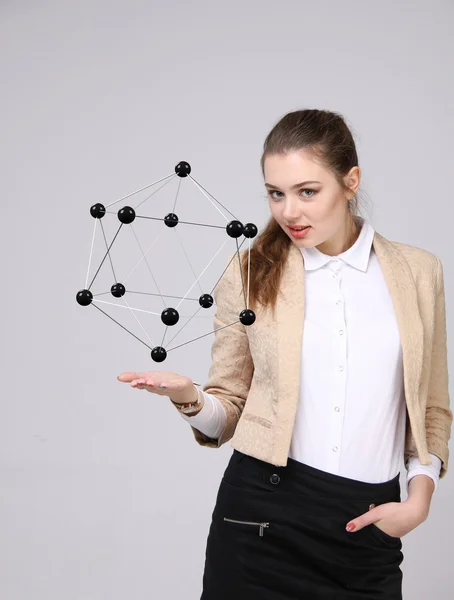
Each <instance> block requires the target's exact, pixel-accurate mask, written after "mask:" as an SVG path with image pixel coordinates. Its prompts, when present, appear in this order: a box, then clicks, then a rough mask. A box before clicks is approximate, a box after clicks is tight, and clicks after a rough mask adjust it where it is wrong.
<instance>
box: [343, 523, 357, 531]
mask: <svg viewBox="0 0 454 600" xmlns="http://www.w3.org/2000/svg"><path fill="white" fill-rule="evenodd" d="M345 529H346V530H347V531H355V529H356V525H355V524H354V523H348V525H347V527H346V528H345Z"/></svg>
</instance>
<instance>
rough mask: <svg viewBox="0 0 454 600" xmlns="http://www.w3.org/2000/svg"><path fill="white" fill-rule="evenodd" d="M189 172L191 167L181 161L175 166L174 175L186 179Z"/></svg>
mask: <svg viewBox="0 0 454 600" xmlns="http://www.w3.org/2000/svg"><path fill="white" fill-rule="evenodd" d="M190 172H191V165H190V164H189V163H188V162H186V161H185V160H182V161H181V162H179V163H178V164H177V166H176V167H175V173H176V174H177V175H178V177H187V176H188V175H189V173H190Z"/></svg>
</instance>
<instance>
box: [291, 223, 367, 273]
mask: <svg viewBox="0 0 454 600" xmlns="http://www.w3.org/2000/svg"><path fill="white" fill-rule="evenodd" d="M355 219H356V222H357V223H358V225H359V227H361V230H360V233H359V236H358V239H357V240H356V242H355V243H354V244H353V246H351V247H350V248H348V250H346V251H345V252H342V253H341V254H338V255H337V256H336V258H339V259H341V260H343V261H344V262H346V263H347V264H349V265H351V266H352V267H355V268H356V269H359V270H360V271H367V266H368V264H369V258H370V253H371V248H372V242H373V239H374V233H375V231H374V229H373V227H372V225H371V224H370V223H368V222H367V221H365V220H364V218H363V217H360V216H356V217H355ZM300 250H301V253H302V255H303V259H304V269H305V270H308V271H312V270H314V269H319V268H320V267H323V266H324V265H326V264H327V263H328V262H329V261H330V260H332V259H333V258H334V256H330V255H329V254H323V252H320V250H318V249H317V248H315V247H313V248H300Z"/></svg>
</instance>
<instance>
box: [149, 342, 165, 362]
mask: <svg viewBox="0 0 454 600" xmlns="http://www.w3.org/2000/svg"><path fill="white" fill-rule="evenodd" d="M166 357H167V352H166V351H165V350H164V348H163V347H162V346H155V347H154V348H153V350H152V351H151V358H152V359H153V360H154V361H155V362H158V363H159V362H163V361H164V360H165V359H166Z"/></svg>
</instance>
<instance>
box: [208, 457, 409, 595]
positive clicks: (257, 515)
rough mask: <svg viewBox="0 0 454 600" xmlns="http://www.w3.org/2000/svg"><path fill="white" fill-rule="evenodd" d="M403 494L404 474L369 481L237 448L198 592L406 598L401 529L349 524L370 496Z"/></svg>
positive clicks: (372, 500) (385, 498) (376, 500)
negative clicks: (397, 532)
mask: <svg viewBox="0 0 454 600" xmlns="http://www.w3.org/2000/svg"><path fill="white" fill-rule="evenodd" d="M400 501H401V499H400V483H399V474H397V475H396V476H395V477H394V478H393V479H391V480H390V481H387V482H384V483H367V482H363V481H356V480H354V479H350V478H347V477H341V476H339V475H333V474H331V473H327V472H325V471H321V470H319V469H316V468H314V467H311V466H309V465H306V464H303V463H301V462H299V461H296V460H294V459H292V458H289V459H288V464H287V465H286V466H285V467H276V466H274V465H272V464H270V463H267V462H265V461H261V460H258V459H257V458H254V457H251V456H248V455H246V454H243V453H241V452H238V451H237V450H234V452H233V454H232V457H231V459H230V461H229V464H228V466H227V468H226V470H225V473H224V476H223V478H222V481H221V484H220V487H219V491H218V494H217V498H216V504H215V508H214V511H213V514H212V522H211V525H210V530H209V534H208V539H207V546H206V555H205V569H204V573H203V591H202V595H201V598H200V600H227V599H228V600H246V599H247V600H259V599H260V600H297V599H300V598H301V599H303V598H304V599H306V598H307V600H318V599H320V600H322V599H323V600H331V599H332V600H334V599H335V600H360V599H361V600H362V599H364V600H366V599H367V600H385V599H386V600H402V578H403V574H402V571H401V569H400V564H401V562H402V560H403V554H402V541H401V538H398V537H392V536H390V535H388V534H387V533H385V532H384V531H383V530H381V529H380V528H379V527H378V526H377V525H375V524H371V525H366V526H365V527H363V528H362V529H360V530H358V531H354V532H351V533H349V532H348V531H346V529H345V526H346V525H347V523H348V522H349V521H350V520H352V519H354V518H355V517H358V516H359V515H361V514H363V513H365V512H367V511H368V510H369V505H370V504H375V505H376V506H378V505H379V504H383V503H386V502H400Z"/></svg>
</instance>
